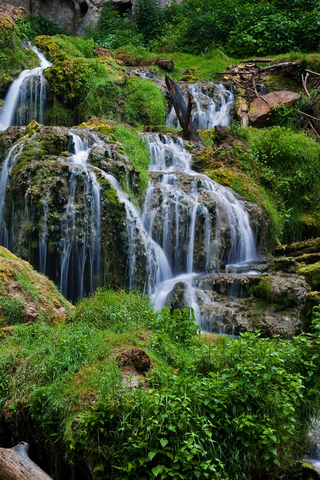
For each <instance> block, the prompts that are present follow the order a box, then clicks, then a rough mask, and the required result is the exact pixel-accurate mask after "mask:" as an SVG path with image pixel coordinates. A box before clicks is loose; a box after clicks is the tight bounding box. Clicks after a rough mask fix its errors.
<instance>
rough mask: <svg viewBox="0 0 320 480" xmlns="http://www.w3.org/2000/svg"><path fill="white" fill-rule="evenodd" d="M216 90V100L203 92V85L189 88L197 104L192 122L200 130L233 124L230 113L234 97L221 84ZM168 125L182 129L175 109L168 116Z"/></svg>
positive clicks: (193, 85)
mask: <svg viewBox="0 0 320 480" xmlns="http://www.w3.org/2000/svg"><path fill="white" fill-rule="evenodd" d="M216 89H217V92H216V95H215V98H212V97H209V96H208V95H206V94H205V93H204V92H203V88H202V87H201V85H198V84H196V83H195V84H192V85H190V86H189V87H188V90H189V92H190V93H192V96H193V99H194V101H195V104H196V111H195V112H194V113H193V114H192V120H193V122H194V124H195V125H196V127H197V129H199V130H207V129H209V128H213V127H215V126H216V125H222V126H225V127H227V126H229V125H230V123H231V120H230V115H229V112H230V108H231V106H232V105H233V104H234V95H233V93H232V92H231V91H230V90H227V89H226V88H225V87H224V86H223V85H221V84H219V85H216ZM166 123H167V125H168V126H169V127H177V128H180V123H179V121H178V118H177V115H176V113H175V110H174V108H173V107H172V108H171V110H170V112H169V114H168V116H167V122H166Z"/></svg>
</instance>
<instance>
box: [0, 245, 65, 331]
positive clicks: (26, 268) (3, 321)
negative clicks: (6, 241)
mask: <svg viewBox="0 0 320 480" xmlns="http://www.w3.org/2000/svg"><path fill="white" fill-rule="evenodd" d="M72 309H73V307H72V305H71V304H70V303H69V302H67V300H65V298H63V296H62V295H61V294H60V293H59V291H58V289H57V288H56V287H55V286H54V285H53V284H52V283H51V282H50V280H49V279H48V278H47V277H45V276H44V275H41V274H39V273H37V272H36V271H35V270H34V269H33V268H32V267H31V265H30V264H29V263H28V262H25V261H24V260H21V259H19V258H17V257H16V256H15V255H13V254H12V253H11V252H9V250H7V249H6V248H4V247H0V327H6V326H10V325H15V324H18V323H31V322H34V321H35V320H36V319H37V318H38V317H42V318H44V319H45V320H47V321H49V322H56V321H61V320H65V319H66V318H67V316H68V315H69V314H70V313H71V311H72Z"/></svg>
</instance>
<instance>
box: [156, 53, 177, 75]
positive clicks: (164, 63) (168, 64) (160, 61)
mask: <svg viewBox="0 0 320 480" xmlns="http://www.w3.org/2000/svg"><path fill="white" fill-rule="evenodd" d="M154 63H155V65H158V67H160V68H162V69H163V70H166V71H167V72H172V70H173V69H174V62H173V60H168V59H167V58H163V57H159V58H157V60H156V61H155V62H154Z"/></svg>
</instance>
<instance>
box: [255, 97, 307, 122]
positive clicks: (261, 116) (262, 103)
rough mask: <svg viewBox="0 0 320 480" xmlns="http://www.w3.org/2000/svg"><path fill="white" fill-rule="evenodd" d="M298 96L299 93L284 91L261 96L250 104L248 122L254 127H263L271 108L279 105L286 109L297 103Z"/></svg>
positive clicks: (267, 120) (268, 118)
mask: <svg viewBox="0 0 320 480" xmlns="http://www.w3.org/2000/svg"><path fill="white" fill-rule="evenodd" d="M300 96H301V95H300V94H299V93H294V92H287V91H286V90H282V91H279V92H271V93H268V94H267V95H262V96H261V97H258V98H256V99H255V100H254V101H253V102H252V104H251V108H250V112H249V120H250V122H251V123H252V125H253V126H254V127H265V126H266V125H267V124H268V122H269V120H270V113H271V108H272V107H276V106H277V105H279V104H281V105H283V106H286V107H288V106H290V105H292V104H293V103H294V102H295V101H297V100H298V99H299V98H300Z"/></svg>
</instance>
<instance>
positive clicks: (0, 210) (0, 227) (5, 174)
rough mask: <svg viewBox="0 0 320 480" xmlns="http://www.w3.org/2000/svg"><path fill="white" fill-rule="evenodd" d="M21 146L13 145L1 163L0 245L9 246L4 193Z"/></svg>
mask: <svg viewBox="0 0 320 480" xmlns="http://www.w3.org/2000/svg"><path fill="white" fill-rule="evenodd" d="M22 148H23V144H22V145H14V146H13V147H12V148H11V149H10V150H9V153H8V155H7V157H6V159H5V161H4V163H3V165H2V170H1V173H0V245H2V246H3V247H6V248H9V232H8V229H7V227H6V224H5V221H4V207H5V194H6V188H7V185H8V182H9V172H10V169H11V168H12V167H13V165H14V164H15V162H16V160H17V158H18V156H19V155H20V153H21V150H22Z"/></svg>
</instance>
